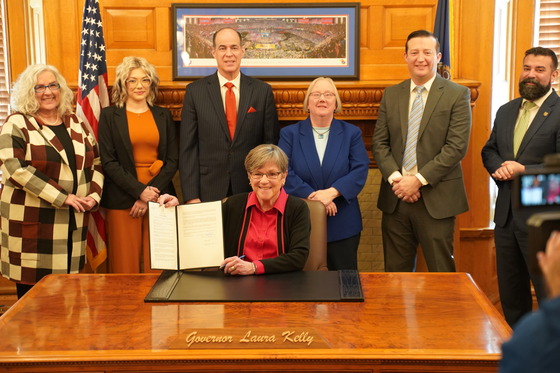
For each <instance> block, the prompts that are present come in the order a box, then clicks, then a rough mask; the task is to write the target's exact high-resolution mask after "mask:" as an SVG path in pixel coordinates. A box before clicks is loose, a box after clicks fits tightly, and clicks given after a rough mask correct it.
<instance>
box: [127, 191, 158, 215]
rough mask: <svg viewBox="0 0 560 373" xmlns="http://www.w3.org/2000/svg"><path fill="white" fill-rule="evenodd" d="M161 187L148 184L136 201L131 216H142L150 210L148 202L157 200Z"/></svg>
mask: <svg viewBox="0 0 560 373" xmlns="http://www.w3.org/2000/svg"><path fill="white" fill-rule="evenodd" d="M159 193H160V192H159V189H158V188H156V187H154V186H150V185H148V186H147V187H146V188H145V189H144V190H143V191H142V193H140V198H138V199H137V200H136V202H134V205H132V208H131V209H130V214H129V215H130V216H132V217H133V218H141V217H143V216H144V215H145V214H146V211H148V202H150V201H151V202H157V200H158V198H159Z"/></svg>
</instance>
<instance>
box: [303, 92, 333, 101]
mask: <svg viewBox="0 0 560 373" xmlns="http://www.w3.org/2000/svg"><path fill="white" fill-rule="evenodd" d="M321 96H323V97H324V98H325V99H327V100H328V99H331V98H333V97H335V96H334V93H332V92H323V93H321V92H311V93H310V94H309V97H311V98H312V99H314V100H318V99H319V98H321Z"/></svg>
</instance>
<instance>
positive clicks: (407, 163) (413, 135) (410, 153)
mask: <svg viewBox="0 0 560 373" xmlns="http://www.w3.org/2000/svg"><path fill="white" fill-rule="evenodd" d="M415 89H416V97H415V98H414V102H413V103H412V109H410V115H409V116H408V132H407V135H406V145H405V148H404V157H403V168H404V169H405V170H407V171H408V170H410V169H412V168H413V167H414V166H416V143H417V142H418V130H419V129H420V121H421V120H422V114H423V113H424V103H423V101H422V91H424V87H423V86H421V85H419V86H417V87H416V88H415Z"/></svg>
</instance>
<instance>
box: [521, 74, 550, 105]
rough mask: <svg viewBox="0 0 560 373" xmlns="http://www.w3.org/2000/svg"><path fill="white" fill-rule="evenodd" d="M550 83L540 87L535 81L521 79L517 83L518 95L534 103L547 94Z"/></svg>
mask: <svg viewBox="0 0 560 373" xmlns="http://www.w3.org/2000/svg"><path fill="white" fill-rule="evenodd" d="M529 82H531V83H534V84H535V85H534V86H531V85H528V84H527V83H529ZM551 86H552V85H551V82H548V85H546V86H545V85H542V84H541V83H540V82H539V81H537V80H536V79H530V78H527V79H523V80H521V81H520V82H519V94H520V95H521V97H523V98H524V99H526V100H529V101H534V100H536V99H539V98H541V97H543V96H544V95H546V94H547V92H548V91H549V90H550V87H551Z"/></svg>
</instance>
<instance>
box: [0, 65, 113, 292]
mask: <svg viewBox="0 0 560 373" xmlns="http://www.w3.org/2000/svg"><path fill="white" fill-rule="evenodd" d="M72 100H73V93H72V91H71V90H70V89H69V88H68V86H67V84H66V81H65V79H64V78H63V77H62V76H61V75H60V73H59V72H58V70H57V69H56V68H55V67H54V66H49V65H40V64H38V65H31V66H29V67H28V68H27V69H26V70H25V71H24V72H23V73H22V74H21V75H20V76H19V77H18V79H17V81H16V83H15V84H14V87H13V89H12V95H11V105H12V109H13V110H14V111H15V112H16V113H15V114H12V115H10V116H9V117H8V118H7V120H6V122H5V123H4V125H3V126H2V130H1V132H0V162H1V171H2V188H1V189H0V216H1V220H0V225H1V232H2V233H1V235H2V241H1V251H0V272H1V273H2V275H3V276H4V277H6V278H8V279H10V280H12V281H15V282H16V287H17V293H18V297H21V296H23V294H25V292H27V291H28V290H29V289H30V288H31V286H33V284H35V283H36V282H37V281H39V280H40V279H41V278H42V277H44V276H46V275H48V274H51V273H77V272H78V271H79V270H80V269H81V268H82V267H83V265H84V262H85V244H86V233H87V225H88V217H89V213H88V212H89V211H91V210H92V209H95V208H97V206H99V202H100V199H101V189H102V187H103V174H102V172H101V161H100V158H99V151H98V146H97V142H96V140H95V137H94V135H93V134H92V133H91V132H90V131H89V129H88V128H87V126H86V125H85V124H84V123H83V122H82V121H80V120H79V119H78V118H77V117H76V115H75V114H73V113H72Z"/></svg>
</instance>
